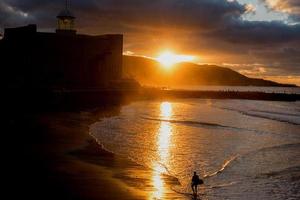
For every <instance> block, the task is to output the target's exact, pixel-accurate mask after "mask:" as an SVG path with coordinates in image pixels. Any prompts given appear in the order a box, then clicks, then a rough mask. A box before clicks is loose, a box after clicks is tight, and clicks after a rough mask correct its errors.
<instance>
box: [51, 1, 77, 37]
mask: <svg viewBox="0 0 300 200" xmlns="http://www.w3.org/2000/svg"><path fill="white" fill-rule="evenodd" d="M69 7H70V2H69V1H68V0H66V4H65V8H64V9H63V10H62V11H60V12H59V14H58V15H57V17H56V18H57V29H56V32H57V33H58V32H60V33H76V30H75V19H76V17H75V16H74V15H73V13H72V12H71V11H70V8H69Z"/></svg>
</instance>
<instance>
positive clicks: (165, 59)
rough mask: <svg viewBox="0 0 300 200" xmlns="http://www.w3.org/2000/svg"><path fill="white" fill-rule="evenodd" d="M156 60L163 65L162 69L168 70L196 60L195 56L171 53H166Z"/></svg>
mask: <svg viewBox="0 0 300 200" xmlns="http://www.w3.org/2000/svg"><path fill="white" fill-rule="evenodd" d="M156 60H157V61H158V62H159V63H160V64H161V65H162V67H164V68H167V69H168V68H171V67H172V66H174V65H175V64H176V63H179V62H189V61H192V60H194V56H188V55H177V54H174V53H172V52H171V51H164V52H162V53H161V54H160V55H159V56H158V57H157V58H156Z"/></svg>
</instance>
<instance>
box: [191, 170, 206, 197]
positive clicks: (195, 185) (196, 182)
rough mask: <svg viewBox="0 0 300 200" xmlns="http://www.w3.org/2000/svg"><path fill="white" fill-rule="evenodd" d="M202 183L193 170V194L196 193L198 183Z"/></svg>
mask: <svg viewBox="0 0 300 200" xmlns="http://www.w3.org/2000/svg"><path fill="white" fill-rule="evenodd" d="M200 184H203V181H202V180H201V179H200V178H199V176H198V175H197V173H196V172H194V175H193V178H192V184H191V186H192V190H193V194H197V187H198V185H200Z"/></svg>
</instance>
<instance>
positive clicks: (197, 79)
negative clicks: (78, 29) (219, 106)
mask: <svg viewBox="0 0 300 200" xmlns="http://www.w3.org/2000/svg"><path fill="white" fill-rule="evenodd" d="M123 72H124V74H125V76H127V77H129V78H134V79H136V80H137V81H138V82H139V83H140V84H142V85H147V86H189V85H211V86H221V85H227V86H285V87H286V86H295V85H289V84H280V83H276V82H273V81H268V80H263V79H257V78H249V77H247V76H244V75H242V74H240V73H238V72H236V71H234V70H232V69H229V68H226V67H219V66H215V65H197V64H194V63H187V62H184V63H178V64H176V65H175V66H173V67H172V69H169V70H168V69H164V68H163V67H161V64H160V63H159V62H157V61H155V60H153V59H149V58H145V57H138V56H123Z"/></svg>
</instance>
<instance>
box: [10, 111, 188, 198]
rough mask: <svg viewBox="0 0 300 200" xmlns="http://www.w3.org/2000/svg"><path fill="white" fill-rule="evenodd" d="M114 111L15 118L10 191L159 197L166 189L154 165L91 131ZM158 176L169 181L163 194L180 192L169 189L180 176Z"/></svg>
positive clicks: (39, 194)
mask: <svg viewBox="0 0 300 200" xmlns="http://www.w3.org/2000/svg"><path fill="white" fill-rule="evenodd" d="M116 113H118V108H116V109H109V110H98V111H93V112H59V113H47V114H38V115H36V114H34V115H33V114H31V115H29V114H28V115H24V116H20V117H19V118H18V119H17V120H16V119H13V120H11V121H10V127H8V128H9V131H10V132H11V133H10V135H8V137H9V138H8V139H9V140H10V141H11V140H15V141H16V143H17V144H16V146H15V148H14V149H13V150H12V151H11V153H10V156H8V157H7V163H9V165H8V169H7V171H8V172H10V173H9V174H10V175H9V177H8V179H7V183H8V184H7V186H8V188H7V190H6V191H7V192H8V194H9V195H10V196H11V197H12V199H14V198H15V197H16V198H20V197H23V198H30V199H156V198H157V197H158V196H159V195H160V194H159V193H162V191H157V190H156V188H155V180H153V173H154V172H153V171H152V170H151V169H147V168H145V167H143V166H141V165H138V164H136V163H134V162H132V161H130V160H128V159H127V158H123V157H120V156H118V155H115V154H113V153H110V152H108V151H105V150H104V149H103V148H101V146H100V145H99V144H98V143H97V142H96V140H95V139H94V138H93V137H92V136H91V135H89V126H90V125H91V124H92V123H93V122H95V121H96V120H99V119H100V118H101V117H103V116H106V115H112V114H116ZM5 146H9V145H8V144H6V145H5ZM160 176H161V177H162V178H163V180H164V182H165V187H163V188H161V190H163V196H159V197H160V198H163V199H180V198H182V196H180V195H179V194H177V193H175V192H173V191H172V190H171V189H170V187H171V185H173V184H178V182H177V180H174V179H172V178H171V177H168V176H163V175H160ZM12 177H14V178H13V179H12ZM16 191H17V192H16Z"/></svg>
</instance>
